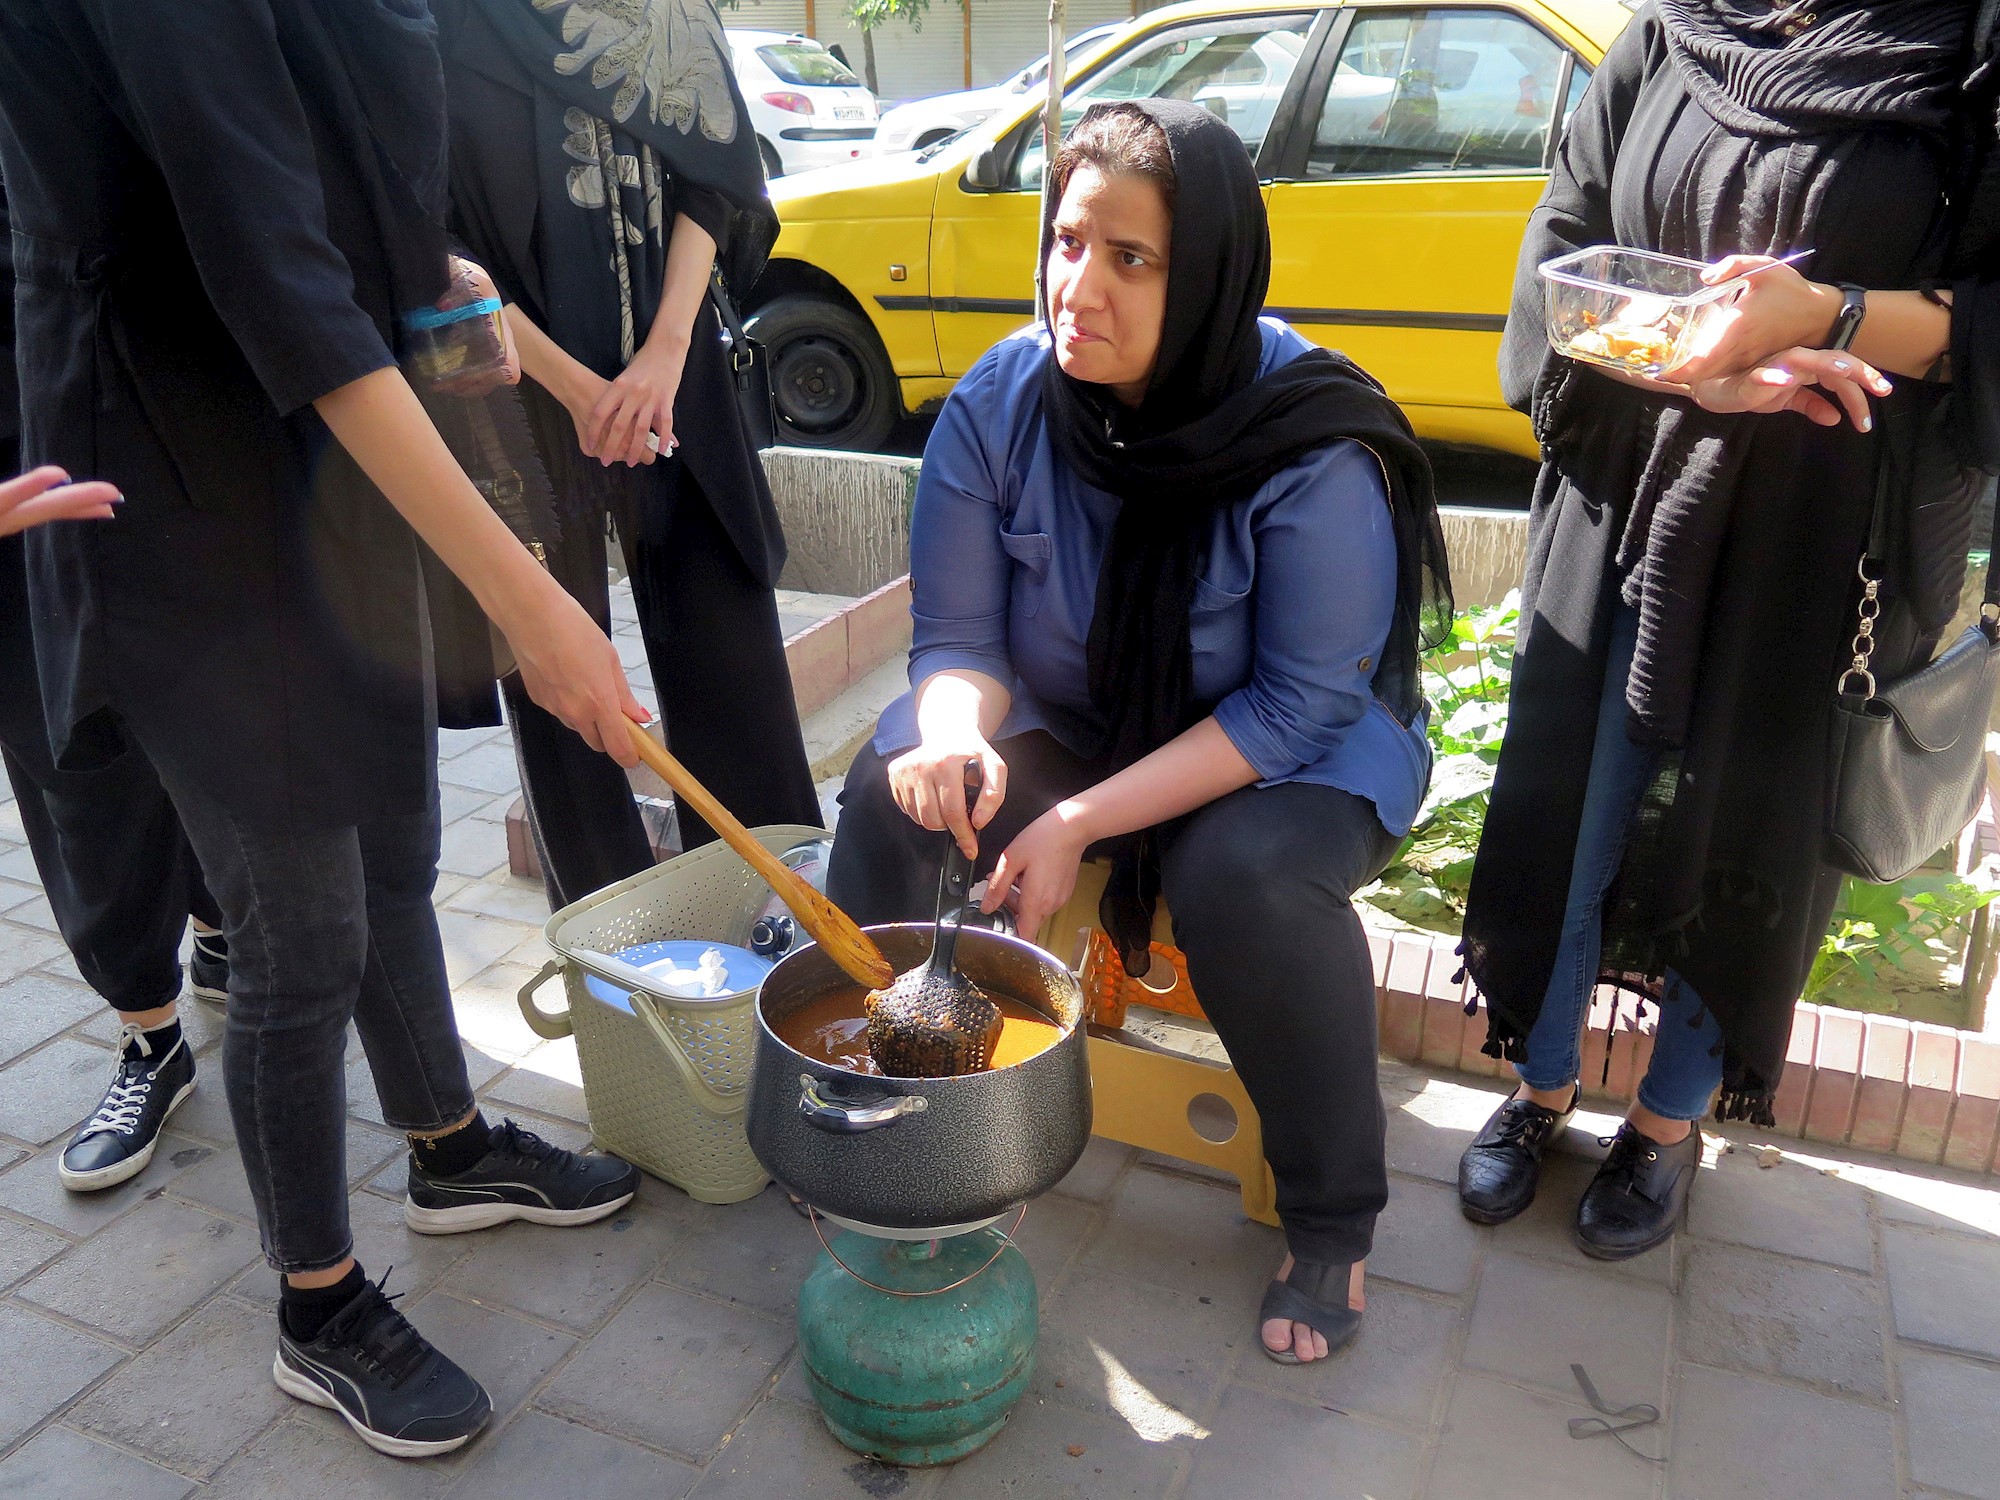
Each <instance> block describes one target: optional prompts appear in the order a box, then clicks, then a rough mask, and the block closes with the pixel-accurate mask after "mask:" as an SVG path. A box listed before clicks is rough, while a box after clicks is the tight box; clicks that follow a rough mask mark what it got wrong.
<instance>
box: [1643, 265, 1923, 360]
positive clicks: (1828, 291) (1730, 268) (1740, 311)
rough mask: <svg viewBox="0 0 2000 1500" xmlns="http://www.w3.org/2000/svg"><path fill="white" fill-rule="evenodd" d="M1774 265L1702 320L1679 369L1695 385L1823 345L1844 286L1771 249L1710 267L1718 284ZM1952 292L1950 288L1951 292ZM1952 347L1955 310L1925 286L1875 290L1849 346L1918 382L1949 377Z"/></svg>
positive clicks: (1858, 355) (1859, 355)
mask: <svg viewBox="0 0 2000 1500" xmlns="http://www.w3.org/2000/svg"><path fill="white" fill-rule="evenodd" d="M1759 266H1770V269H1769V270H1765V271H1760V272H1758V275H1757V276H1756V277H1755V279H1753V280H1751V281H1747V282H1745V283H1744V285H1743V289H1742V290H1741V291H1740V292H1738V293H1737V294H1736V296H1735V298H1734V300H1732V301H1731V302H1730V303H1729V305H1728V306H1726V307H1718V308H1715V309H1714V310H1712V311H1711V312H1709V313H1708V314H1707V315H1705V316H1704V317H1703V318H1702V321H1701V324H1700V326H1699V327H1698V329H1697V333H1698V335H1699V342H1698V344H1697V346H1696V349H1695V353H1694V357H1693V358H1691V359H1689V360H1688V361H1687V362H1686V363H1685V364H1683V365H1681V366H1680V367H1678V368H1677V369H1675V370H1674V371H1673V376H1674V379H1675V380H1676V381H1678V382H1679V383H1681V384H1687V385H1692V384H1695V383H1697V382H1700V381H1703V380H1707V379H1712V378H1714V377H1717V376H1723V375H1734V374H1740V373H1741V372H1743V371H1745V370H1748V369H1750V368H1752V367H1753V366H1755V365H1759V364H1763V363H1765V362H1767V361H1768V360H1770V359H1772V358H1773V357H1775V356H1776V355H1778V354H1780V353H1782V352H1783V351H1784V350H1787V349H1794V348H1804V349H1823V348H1825V347H1826V344H1827V341H1828V340H1829V339H1830V338H1832V336H1833V325H1834V321H1835V319H1837V318H1838V317H1839V316H1840V304H1841V290H1840V288H1839V287H1837V286H1829V285H1827V284H1825V283H1823V282H1817V281H1808V280H1806V278H1805V277H1803V276H1801V275H1800V274H1799V273H1798V271H1797V270H1796V269H1795V268H1793V267H1791V266H1780V265H1771V257H1770V256H1768V255H1731V256H1727V257H1725V258H1724V259H1722V260H1719V261H1717V262H1716V263H1715V264H1714V265H1713V266H1712V267H1710V268H1709V271H1708V276H1707V279H1708V280H1709V281H1710V282H1717V281H1726V280H1727V279H1728V278H1730V277H1731V276H1740V275H1742V274H1743V273H1744V272H1745V271H1749V270H1753V269H1756V268H1757V267H1759ZM1944 295H1945V296H1946V297H1949V295H1950V294H1949V293H1945V294H1944ZM1950 347H1951V308H1950V307H1949V306H1948V305H1947V306H1939V305H1938V304H1937V303H1935V302H1932V301H1931V300H1930V299H1929V298H1927V297H1925V296H1924V294H1923V293H1921V292H1912V291H1870V292H1869V293H1868V310H1867V314H1866V316H1864V317H1863V318H1862V320H1861V327H1860V328H1859V329H1858V330H1857V331H1856V333H1855V336H1854V342H1853V344H1852V345H1851V346H1850V348H1849V351H1848V352H1850V353H1851V354H1853V355H1854V357H1855V358H1856V359H1859V360H1862V361H1864V362H1866V363H1867V364H1870V365H1873V366H1874V367H1875V368H1876V369H1878V370H1886V371H1888V372H1889V373H1890V374H1892V375H1903V376H1907V377H1909V378H1910V379H1913V380H1926V379H1949V378H1950V376H1949V372H1948V371H1944V370H1940V369H1939V368H1938V367H1939V364H1940V362H1941V361H1943V360H1944V357H1945V355H1946V353H1947V352H1948V351H1949V350H1950Z"/></svg>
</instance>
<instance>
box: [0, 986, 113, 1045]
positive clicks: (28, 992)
mask: <svg viewBox="0 0 2000 1500" xmlns="http://www.w3.org/2000/svg"><path fill="white" fill-rule="evenodd" d="M106 1009H107V1007H106V1006H105V1004H104V1002H103V1001H102V1000H100V999H99V998H98V997H97V994H96V992H95V991H93V990H89V989H86V988H85V987H84V986H82V985H80V984H71V983H69V982H68V981H67V980H63V979H52V978H50V977H49V976H48V975H46V974H23V975H22V976H21V977H20V978H18V979H10V980H8V981H7V982H6V983H5V984H0V1062H11V1061H13V1060H14V1059H15V1058H17V1057H19V1056H20V1055H21V1054H22V1053H23V1052H25V1051H27V1050H28V1049H29V1048H30V1047H38V1046H40V1045H41V1044H42V1043H43V1042H46V1041H47V1040H48V1039H49V1038H50V1037H52V1036H55V1035H56V1034H57V1033H58V1032H63V1031H67V1030H69V1028H70V1027H72V1026H74V1025H76V1024H77V1023H78V1022H80V1021H87V1020H89V1019H90V1018H91V1017H92V1016H94V1015H96V1014H97V1013H98V1012H100V1011H104V1010H106Z"/></svg>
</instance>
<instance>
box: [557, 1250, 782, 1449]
mask: <svg viewBox="0 0 2000 1500" xmlns="http://www.w3.org/2000/svg"><path fill="white" fill-rule="evenodd" d="M791 1344H792V1331H791V1329H790V1327H788V1326H787V1325H785V1324H781V1323H777V1322H774V1321H773V1320H771V1319H769V1318H766V1317H763V1316H761V1315H759V1314H756V1313H753V1312H750V1311H748V1310H747V1309H744V1308H741V1307H725V1306H723V1305H722V1304H720V1303H717V1302H710V1301H709V1300H708V1299H706V1298H704V1297H697V1296H695V1295H693V1294H692V1293H690V1292H684V1291H681V1290H680V1289H679V1288H677V1287H665V1286H648V1287H645V1288H642V1289H641V1290H640V1292H639V1294H638V1295H637V1296H635V1297H634V1298H633V1299H632V1300H631V1301H630V1302H629V1303H627V1304H626V1305H625V1306H624V1307H623V1308H622V1309H620V1310H619V1312H618V1314H617V1315H616V1316H615V1317H613V1318H612V1319H611V1321H610V1322H609V1323H607V1324H606V1325H605V1327H604V1329H603V1331H601V1332H600V1333H598V1334H597V1336H596V1337H595V1338H593V1339H592V1340H591V1341H590V1343H589V1345H588V1346H587V1347H585V1348H584V1349H583V1350H582V1351H581V1352H580V1353H578V1355H577V1356H576V1358H575V1359H573V1360H571V1361H570V1363H569V1364H568V1365H567V1366H566V1367H565V1368H564V1370H563V1372H562V1373H561V1374H560V1375H558V1376H557V1377H556V1380H555V1383H554V1384H553V1385H551V1386H550V1387H549V1389H548V1391H547V1393H546V1394H545V1395H544V1396H543V1397H542V1399H541V1402H540V1404H541V1405H543V1406H545V1407H547V1408H548V1409H549V1410H550V1411H553V1412H555V1413H556V1414H557V1415H559V1416H566V1417H573V1418H576V1419H578V1420H580V1421H584V1422H588V1423H589V1424H590V1425H591V1426H593V1427H599V1428H604V1429H606V1430H608V1431H611V1432H614V1433H619V1434H622V1435H624V1436H626V1437H633V1438H637V1439H638V1440H639V1441H640V1442H642V1443H646V1444H649V1445H650V1446H652V1447H656V1448H664V1449H666V1450H667V1451H668V1452H670V1453H677V1454H681V1455H683V1456H685V1457H687V1458H690V1459H695V1460H697V1461H698V1460H700V1459H702V1458H704V1457H705V1456H706V1455H707V1454H708V1453H709V1452H710V1451H711V1450H712V1449H714V1447H715V1445H716V1444H717V1443H719V1442H720V1441H721V1440H722V1438H723V1436H724V1434H726V1433H727V1432H728V1431H729V1430H730V1429H731V1428H732V1427H734V1426H735V1425H736V1424H737V1422H738V1421H740V1420H741V1419H742V1416H743V1413H744V1412H745V1411H746V1410H747V1409H748V1408H749V1406H750V1404H751V1402H753V1401H754V1400H755V1399H756V1398H757V1396H758V1395H759V1394H760V1393H761V1392H762V1391H763V1390H764V1387H765V1385H766V1383H767V1382H768V1381H769V1380H770V1378H771V1376H772V1374H773V1372H774V1371H775V1370H776V1369H777V1365H778V1361H779V1360H781V1359H783V1358H784V1356H785V1352H786V1350H788V1349H789V1348H790V1347H791ZM732 1446H733V1445H732Z"/></svg>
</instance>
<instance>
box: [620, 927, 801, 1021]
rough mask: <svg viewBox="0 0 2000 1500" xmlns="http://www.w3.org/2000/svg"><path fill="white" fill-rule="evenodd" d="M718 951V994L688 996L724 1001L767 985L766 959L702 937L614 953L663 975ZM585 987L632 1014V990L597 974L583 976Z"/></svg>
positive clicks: (744, 949)
mask: <svg viewBox="0 0 2000 1500" xmlns="http://www.w3.org/2000/svg"><path fill="white" fill-rule="evenodd" d="M711 948H713V949H715V950H716V951H717V952H719V953H720V954H721V955H722V973H723V984H724V986H725V988H724V989H723V991H722V993H721V994H719V995H708V996H689V997H688V998H690V999H708V1000H721V999H724V998H725V997H727V996H731V995H741V994H746V993H748V992H749V991H751V990H754V989H756V988H757V986H758V985H760V984H762V983H763V982H764V976H765V975H766V974H768V973H770V972H771V969H772V967H773V965H772V963H771V961H770V960H769V959H767V958H760V957H758V956H757V955H756V954H755V953H752V952H751V951H750V950H749V949H748V948H738V947H736V946H734V945H733V944H730V943H710V942H704V941H702V940H701V939H699V938H672V939H669V940H668V941H666V942H660V943H640V944H638V945H636V946H635V947H631V948H621V949H619V950H618V951H617V952H616V953H614V954H612V955H611V956H612V957H613V958H622V959H624V960H625V962H626V963H628V964H631V965H632V966H633V967H634V968H639V969H644V970H646V971H647V972H648V973H660V972H664V971H666V970H668V969H692V968H695V967H696V966H697V965H699V964H700V963H701V956H702V954H704V953H706V952H707V951H708V950H709V949H711ZM583 982H584V985H585V987H586V988H588V989H589V991H590V993H591V994H592V995H593V996H595V997H596V998H597V999H599V1000H602V1001H603V1002H604V1003H605V1004H606V1005H611V1006H616V1007H617V1008H618V1009H619V1010H622V1011H624V1012H625V1013H626V1014H628V1015H629V1014H631V1011H632V996H631V993H630V991H628V990H625V989H622V988H620V987H619V986H618V985H615V984H611V983H608V982H607V981H605V980H602V979H599V978H598V977H597V976H596V975H595V974H586V975H585V976H584V980H583Z"/></svg>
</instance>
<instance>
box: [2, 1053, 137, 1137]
mask: <svg viewBox="0 0 2000 1500" xmlns="http://www.w3.org/2000/svg"><path fill="white" fill-rule="evenodd" d="M112 1067H113V1064H112V1057H111V1054H110V1053H109V1052H107V1051H105V1050H104V1049H103V1048H102V1047H93V1046H91V1045H90V1044H89V1043H87V1042H79V1041H77V1040H76V1039H75V1038H73V1037H62V1038H59V1039H58V1040H56V1041H53V1042H50V1043H49V1044H48V1045H47V1046H46V1047H44V1048H42V1049H41V1050H40V1051H39V1052H30V1053H29V1054H28V1055H27V1056H26V1057H23V1058H20V1059H19V1060H17V1061H15V1062H13V1063H11V1064H9V1065H8V1066H7V1067H6V1068H5V1069H4V1070H0V1133H5V1134H7V1135H11V1136H13V1137H14V1139H15V1140H17V1141H28V1142H30V1143H32V1144H34V1145H37V1146H39V1145H42V1144H44V1143H45V1142H48V1141H53V1140H55V1139H56V1138H57V1137H58V1136H67V1135H68V1134H69V1133H70V1132H71V1131H73V1130H75V1129H76V1127H77V1125H78V1123H79V1122H81V1121H82V1120H83V1118H84V1117H85V1116H86V1115H88V1114H89V1113H90V1112H91V1111H92V1110H94V1109H95V1108H97V1104H98V1101H99V1100H100V1099H102V1098H103V1097H104V1090H105V1087H106V1085H108V1084H109V1083H110V1082H111V1073H112Z"/></svg>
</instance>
